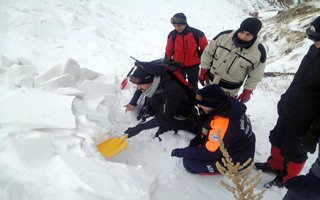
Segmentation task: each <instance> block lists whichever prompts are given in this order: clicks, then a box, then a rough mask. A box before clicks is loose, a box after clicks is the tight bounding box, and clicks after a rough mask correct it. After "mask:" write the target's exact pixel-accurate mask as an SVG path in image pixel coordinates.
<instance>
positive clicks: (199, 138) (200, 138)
mask: <svg viewBox="0 0 320 200" xmlns="http://www.w3.org/2000/svg"><path fill="white" fill-rule="evenodd" d="M204 144H205V138H204V136H203V135H202V134H198V135H197V136H196V137H194V138H193V139H192V140H191V141H190V144H189V147H197V146H201V145H204Z"/></svg>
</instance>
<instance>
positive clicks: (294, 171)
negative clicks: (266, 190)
mask: <svg viewBox="0 0 320 200" xmlns="http://www.w3.org/2000/svg"><path fill="white" fill-rule="evenodd" d="M304 164H305V162H303V163H296V162H293V161H289V162H288V164H287V169H286V174H285V176H283V178H282V179H283V182H284V183H285V182H287V180H289V179H291V178H293V177H296V176H298V175H299V173H300V172H301V170H302V168H303V166H304Z"/></svg>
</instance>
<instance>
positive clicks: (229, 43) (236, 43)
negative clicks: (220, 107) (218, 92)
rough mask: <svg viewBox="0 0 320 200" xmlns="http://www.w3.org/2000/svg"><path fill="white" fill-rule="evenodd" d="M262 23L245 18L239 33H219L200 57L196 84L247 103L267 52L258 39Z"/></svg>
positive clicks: (259, 77)
mask: <svg viewBox="0 0 320 200" xmlns="http://www.w3.org/2000/svg"><path fill="white" fill-rule="evenodd" d="M261 26H262V23H261V21H260V20H259V19H256V18H247V19H245V20H244V21H243V22H242V23H241V25H240V28H239V29H238V30H235V31H232V30H230V31H224V32H221V33H220V34H218V35H217V36H216V37H215V38H213V40H211V42H210V43H209V45H208V46H207V47H206V48H205V50H204V52H203V54H202V56H201V71H200V75H199V81H200V83H201V84H202V85H204V84H219V85H220V87H221V88H222V89H223V90H224V91H225V92H226V93H227V94H228V95H229V96H233V97H235V96H237V94H238V92H239V90H240V87H241V86H242V85H243V87H244V90H243V92H242V93H241V94H240V95H239V96H238V100H240V101H241V102H243V103H245V102H247V101H249V99H250V96H251V94H252V91H253V90H254V89H255V88H256V86H257V83H258V82H260V81H261V79H262V77H263V73H264V69H265V62H266V58H267V56H266V51H265V48H264V46H263V45H262V44H261V43H260V42H259V40H258V37H257V36H258V33H259V31H260V29H261Z"/></svg>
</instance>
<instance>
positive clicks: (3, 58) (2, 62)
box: [0, 55, 15, 68]
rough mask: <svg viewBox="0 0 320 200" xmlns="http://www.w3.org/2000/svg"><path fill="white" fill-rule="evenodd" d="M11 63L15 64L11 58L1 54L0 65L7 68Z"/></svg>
mask: <svg viewBox="0 0 320 200" xmlns="http://www.w3.org/2000/svg"><path fill="white" fill-rule="evenodd" d="M13 64H15V63H14V62H13V61H12V60H10V59H9V58H7V57H6V56H4V55H1V59H0V66H2V67H7V68H9V67H11V65H13Z"/></svg>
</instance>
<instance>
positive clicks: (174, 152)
mask: <svg viewBox="0 0 320 200" xmlns="http://www.w3.org/2000/svg"><path fill="white" fill-rule="evenodd" d="M182 150H183V149H173V150H172V152H171V156H172V157H179V158H182V157H183V156H182Z"/></svg>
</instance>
